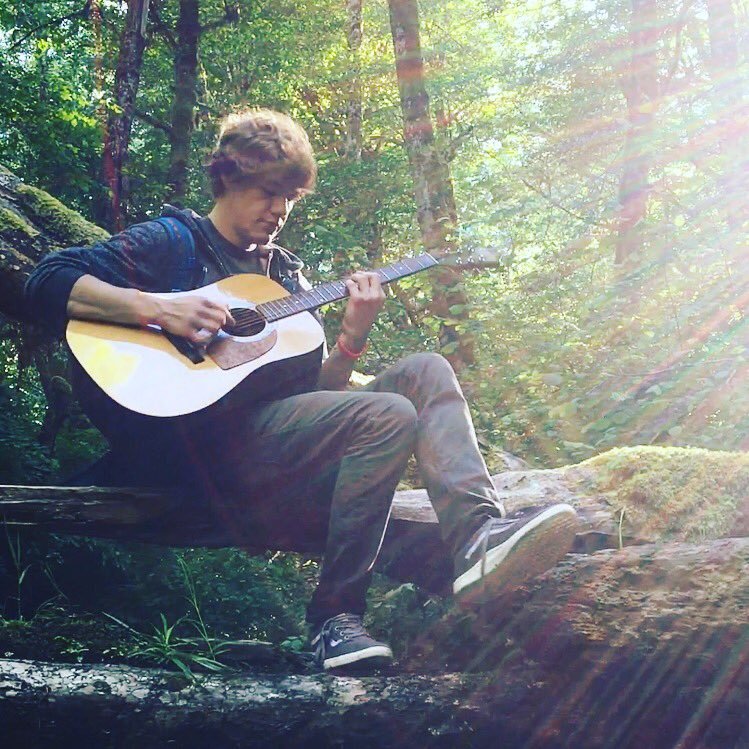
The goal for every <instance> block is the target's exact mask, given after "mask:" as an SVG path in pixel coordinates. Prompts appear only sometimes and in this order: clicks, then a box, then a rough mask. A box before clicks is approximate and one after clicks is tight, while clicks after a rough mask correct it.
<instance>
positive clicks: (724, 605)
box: [0, 539, 749, 749]
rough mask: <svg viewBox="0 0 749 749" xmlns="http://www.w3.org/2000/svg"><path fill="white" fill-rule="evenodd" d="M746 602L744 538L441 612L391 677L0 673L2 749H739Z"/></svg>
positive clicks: (572, 563)
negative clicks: (473, 610) (191, 678)
mask: <svg viewBox="0 0 749 749" xmlns="http://www.w3.org/2000/svg"><path fill="white" fill-rule="evenodd" d="M748 597H749V539H726V540H723V541H714V542H711V543H705V544H701V545H696V546H693V545H685V544H669V545H665V546H661V547H653V546H641V547H632V548H629V549H625V550H622V551H608V552H602V553H599V554H595V555H593V556H580V557H573V558H571V559H570V560H569V561H568V562H566V563H564V564H563V565H560V566H559V567H557V568H556V569H555V570H553V571H552V572H551V573H548V574H547V575H544V576H543V577H541V578H539V579H537V580H536V581H534V583H532V584H531V585H530V586H529V587H528V588H527V589H524V590H522V591H519V592H518V593H516V595H515V596H514V597H513V598H511V599H505V600H503V601H498V602H496V605H495V606H494V608H493V611H491V612H488V611H485V612H483V613H481V614H478V615H475V614H474V615H469V614H461V613H459V612H453V613H451V614H449V615H448V616H447V617H445V618H444V619H442V620H441V621H439V622H437V623H436V625H435V626H433V627H432V628H431V629H429V630H427V631H425V632H424V633H423V636H422V637H421V639H420V642H419V644H418V647H415V648H412V649H411V650H410V651H409V653H408V654H407V655H404V656H402V657H401V659H400V662H399V663H396V673H395V674H392V675H390V676H371V677H363V678H355V677H351V676H348V677H340V676H339V677H336V676H330V675H327V674H326V675H323V674H311V673H301V674H296V675H294V674H288V673H287V674H268V673H265V674H264V673H257V672H256V671H255V672H253V673H250V674H247V673H245V674H240V675H230V676H224V677H222V676H214V675H211V676H206V677H201V678H200V680H199V682H197V683H189V682H187V681H186V680H185V679H184V677H182V676H181V675H179V674H177V673H174V672H166V671H157V670H152V669H140V668H132V667H126V666H102V665H68V664H65V665H63V664H51V663H39V662H31V661H14V660H0V723H2V725H3V731H4V733H3V736H4V739H5V740H6V743H8V745H9V746H45V747H68V746H73V745H79V744H84V745H88V746H96V747H101V749H106V748H107V747H121V746H139V747H142V749H149V748H150V747H156V746H164V745H166V744H173V745H175V746H180V747H181V748H182V749H191V748H192V747H203V746H206V745H211V746H221V747H266V746H284V747H304V748H305V749H312V748H313V747H315V748H316V747H322V746H336V747H355V748H356V749H361V748H362V747H378V749H386V748H387V747H393V748H394V749H395V748H396V747H397V748H402V747H434V748H435V749H437V748H444V747H453V746H461V747H471V748H472V749H480V748H483V747H486V748H487V749H494V748H495V747H498V746H507V747H520V746H523V747H531V748H534V747H535V748H536V749H541V748H546V749H564V748H568V749H606V748H610V749H614V748H616V749H642V748H643V747H648V749H671V748H673V747H677V746H678V747H680V749H744V748H745V747H746V746H747V745H749V723H747V721H746V719H745V708H746V700H747V698H748V697H749V647H748V646H749V626H748V625H747V620H746V601H747V598H748ZM446 668H447V669H453V668H459V669H465V670H467V671H468V673H455V672H452V673H445V672H444V671H445V669H446ZM404 671H410V672H411V673H404ZM399 672H400V673H399ZM414 672H416V673H414Z"/></svg>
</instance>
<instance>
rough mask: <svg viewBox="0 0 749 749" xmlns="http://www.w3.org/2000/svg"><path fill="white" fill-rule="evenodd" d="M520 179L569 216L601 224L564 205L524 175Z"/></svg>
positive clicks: (587, 222) (594, 224)
mask: <svg viewBox="0 0 749 749" xmlns="http://www.w3.org/2000/svg"><path fill="white" fill-rule="evenodd" d="M518 179H520V181H521V182H522V183H523V184H524V185H525V186H526V187H527V188H528V189H529V190H532V191H533V192H535V193H537V194H538V195H540V196H541V197H542V198H544V199H545V200H546V201H548V202H549V203H550V204H551V205H553V206H554V208H558V209H559V210H560V211H563V212H564V213H566V214H567V215H569V216H572V218H575V219H577V220H578V221H582V222H583V223H584V224H589V225H590V226H600V224H599V223H598V222H597V221H593V220H591V219H589V218H586V217H585V216H581V215H580V214H579V213H575V211H571V210H570V209H569V208H567V207H566V206H563V205H562V204H561V203H559V202H557V201H556V200H554V199H553V198H552V197H551V195H547V194H546V193H545V192H544V191H543V190H542V189H541V188H540V187H538V186H537V185H534V184H533V183H532V182H529V181H528V180H527V179H525V178H524V177H519V178H518Z"/></svg>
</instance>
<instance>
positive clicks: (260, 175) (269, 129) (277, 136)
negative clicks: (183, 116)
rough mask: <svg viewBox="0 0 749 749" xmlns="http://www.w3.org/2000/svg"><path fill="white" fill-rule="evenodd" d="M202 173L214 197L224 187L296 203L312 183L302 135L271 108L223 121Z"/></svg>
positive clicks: (311, 159)
mask: <svg viewBox="0 0 749 749" xmlns="http://www.w3.org/2000/svg"><path fill="white" fill-rule="evenodd" d="M206 170H207V172H208V176H209V177H210V180H211V190H212V192H213V196H214V198H218V197H220V196H221V195H223V194H224V193H225V192H226V190H227V189H228V187H230V186H231V187H237V188H240V189H241V188H244V187H254V186H259V187H266V186H267V187H269V188H270V189H272V190H273V191H279V192H281V193H283V194H287V193H289V194H293V195H294V197H295V198H300V197H302V196H304V195H307V194H308V193H310V192H312V190H313V189H314V187H315V181H316V180H317V164H316V162H315V156H314V153H313V152H312V145H311V144H310V142H309V138H308V137H307V133H306V132H305V131H304V129H303V128H302V126H301V125H300V124H299V123H297V122H295V121H294V120H292V119H291V117H289V116H288V115H285V114H283V113H282V112H275V111H273V110H271V109H249V110H246V111H244V112H238V113H235V114H230V115H228V116H227V117H225V118H224V119H223V120H222V122H221V129H220V131H219V135H218V140H217V142H216V148H215V149H214V151H213V153H212V154H211V157H210V160H209V161H208V163H207V164H206Z"/></svg>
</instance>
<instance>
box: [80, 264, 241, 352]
mask: <svg viewBox="0 0 749 749" xmlns="http://www.w3.org/2000/svg"><path fill="white" fill-rule="evenodd" d="M67 313H68V317H75V318H78V319H82V320H99V321H101V322H115V323H124V324H125V325H148V324H156V325H159V326H161V327H162V328H164V330H167V331H169V332H170V333H174V334H175V335H179V336H182V337H183V338H187V339H189V340H190V341H192V342H193V343H200V344H207V343H208V342H209V341H210V340H211V339H212V338H213V336H214V335H216V333H217V332H218V330H219V328H221V327H222V326H223V325H225V324H226V323H230V324H233V323H234V319H233V318H232V316H231V314H230V312H229V309H228V307H227V306H226V305H224V304H217V303H216V302H212V301H211V300H210V299H206V298H205V297H201V296H192V295H180V296H175V297H171V296H167V297H162V296H158V295H157V294H149V293H148V292H145V291H137V290H136V289H123V288H120V287H119V286H112V285H111V284H108V283H106V282H105V281H101V280H99V279H98V278H95V277H94V276H90V275H85V276H81V278H79V279H78V280H77V281H76V283H75V284H74V285H73V288H72V290H71V292H70V297H69V298H68V304H67Z"/></svg>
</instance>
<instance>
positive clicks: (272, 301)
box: [66, 254, 437, 417]
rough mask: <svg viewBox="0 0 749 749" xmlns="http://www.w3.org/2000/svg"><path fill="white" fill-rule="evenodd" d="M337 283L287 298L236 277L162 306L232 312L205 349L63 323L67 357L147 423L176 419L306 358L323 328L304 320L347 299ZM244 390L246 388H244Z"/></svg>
mask: <svg viewBox="0 0 749 749" xmlns="http://www.w3.org/2000/svg"><path fill="white" fill-rule="evenodd" d="M434 265H437V261H436V260H435V259H434V258H433V257H432V256H431V255H429V254H424V255H419V256H418V257H415V258H409V259H407V260H401V261H399V262H397V263H392V264H391V265H387V266H385V267H383V268H380V269H379V270H377V271H376V272H377V274H378V275H379V277H380V280H381V281H382V282H383V283H388V282H390V281H395V280H397V279H399V278H403V277H405V276H409V275H412V274H414V273H418V272H420V271H423V270H426V269H427V268H431V267H432V266H434ZM347 294H348V291H347V289H346V285H345V283H344V282H343V281H332V282H328V283H323V284H321V285H319V286H316V287H314V288H312V289H310V290H308V291H301V292H298V293H296V294H290V293H289V292H288V291H286V289H284V288H283V286H281V285H280V284H278V283H276V282H275V281H272V280H271V279H269V278H266V277H265V276H261V275H257V274H254V273H241V274H238V275H235V276H230V277H228V278H224V279H222V280H220V281H217V282H216V283H213V284H209V285H208V286H203V287H202V288H199V289H193V290H191V291H180V292H172V293H164V294H158V295H157V296H160V297H164V298H174V297H179V296H202V297H206V298H208V299H211V300H213V301H215V302H217V303H219V304H225V305H227V306H228V307H229V309H230V310H231V314H232V317H233V318H234V320H235V321H236V324H235V325H234V326H231V327H226V328H224V329H223V330H220V331H219V333H218V334H217V335H216V336H215V338H214V339H213V340H212V341H211V342H210V343H209V344H208V345H207V346H206V347H198V346H196V345H195V344H193V343H191V342H190V341H188V340H187V339H183V338H179V337H178V336H174V335H172V334H169V333H167V332H166V331H163V330H162V329H161V328H159V327H158V326H156V325H150V326H148V327H144V328H136V327H130V326H126V325H117V324H110V323H102V322H92V321H88V320H70V322H69V323H68V326H67V330H66V338H67V342H68V345H69V346H70V350H71V351H72V352H73V355H74V356H75V357H76V359H77V360H78V362H79V363H80V364H81V366H82V367H83V369H84V370H85V371H86V372H87V373H88V374H89V376H90V377H91V378H92V379H93V380H94V382H95V383H96V384H97V385H98V386H99V387H100V388H101V389H102V390H103V391H104V392H105V393H106V394H107V395H108V396H109V397H110V398H111V399H112V400H114V401H115V402H116V403H119V404H120V405H121V406H124V407H125V408H127V409H130V410H131V411H135V412H137V413H141V414H146V415H148V416H163V417H170V416H182V415H185V414H189V413H193V412H195V411H199V410H201V409H203V408H206V407H208V406H210V405H211V404H213V403H215V402H216V401H218V400H219V399H220V398H222V397H223V396H224V395H226V394H227V393H229V392H230V391H231V390H233V389H234V388H235V387H236V386H237V385H239V383H241V382H243V381H244V380H245V379H247V378H252V377H253V376H260V375H261V374H262V370H263V368H264V367H265V368H267V369H269V370H270V371H271V372H276V371H277V370H276V369H274V367H277V365H278V364H282V363H284V362H289V364H290V365H292V364H293V361H294V360H297V359H299V358H301V357H304V356H307V355H309V354H311V353H312V352H314V351H315V350H316V349H319V350H320V354H322V348H323V344H324V334H323V330H322V327H321V326H320V324H319V323H318V322H317V320H316V319H315V318H314V316H313V315H312V314H311V312H312V311H313V310H315V309H317V308H318V307H322V306H323V305H325V304H329V303H331V302H335V301H338V300H340V299H343V298H345V297H346V296H347ZM248 385H249V386H250V387H252V382H251V380H250V381H248Z"/></svg>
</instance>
